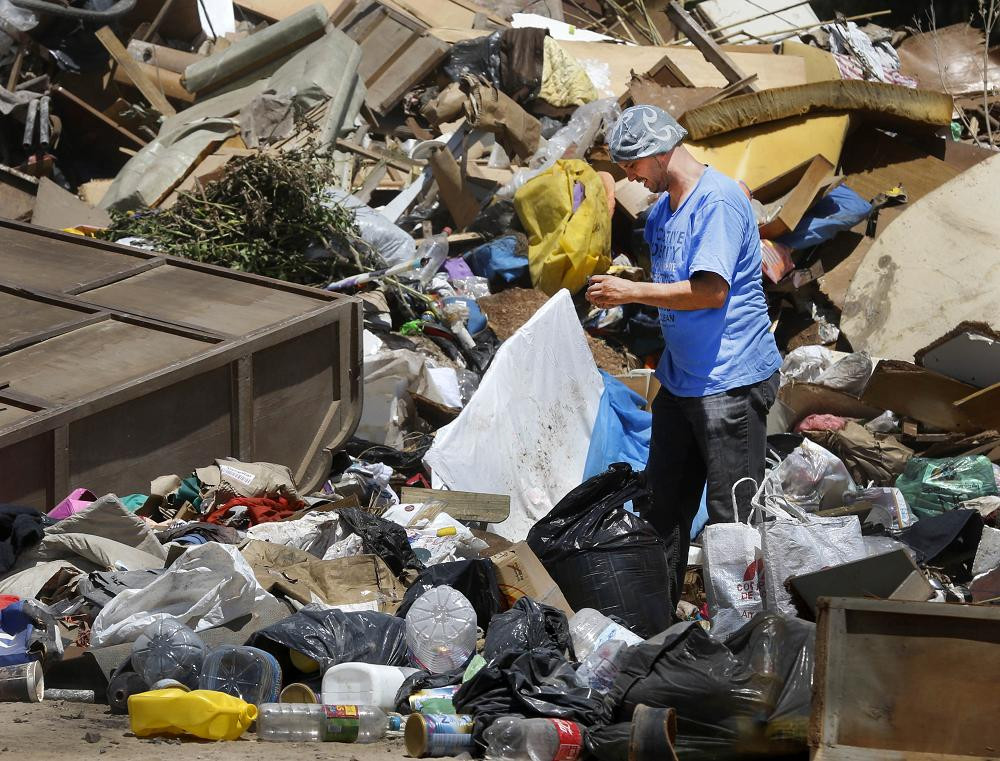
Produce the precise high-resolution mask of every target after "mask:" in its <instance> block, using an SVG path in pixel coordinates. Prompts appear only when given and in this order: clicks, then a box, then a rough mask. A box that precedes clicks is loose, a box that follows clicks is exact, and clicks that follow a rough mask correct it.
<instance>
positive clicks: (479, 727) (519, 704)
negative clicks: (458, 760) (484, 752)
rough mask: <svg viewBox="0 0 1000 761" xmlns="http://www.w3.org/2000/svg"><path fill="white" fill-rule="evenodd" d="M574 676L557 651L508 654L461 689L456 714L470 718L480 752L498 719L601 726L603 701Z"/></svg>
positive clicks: (566, 662) (456, 694)
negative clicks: (543, 719)
mask: <svg viewBox="0 0 1000 761" xmlns="http://www.w3.org/2000/svg"><path fill="white" fill-rule="evenodd" d="M574 673H575V670H574V668H573V665H572V664H571V663H570V662H569V661H568V660H566V658H565V657H563V655H562V654H561V653H557V652H556V651H555V650H546V649H537V650H530V651H528V652H526V653H523V652H507V653H504V654H503V655H501V656H500V657H499V658H496V659H495V660H493V661H492V662H490V663H487V664H486V665H485V666H483V668H482V669H480V670H479V672H478V673H477V674H476V675H475V676H474V677H472V679H470V680H469V681H468V682H466V683H465V684H463V685H462V686H461V687H460V688H459V690H458V692H457V693H455V698H454V703H455V710H456V711H458V713H467V714H472V716H473V717H474V719H475V723H474V725H473V729H472V735H473V737H474V738H475V741H476V742H477V743H478V744H479V745H481V746H483V747H485V743H484V742H483V732H485V731H486V728H487V727H489V725H490V724H491V723H493V721H495V720H496V719H498V718H500V717H501V716H510V715H515V714H516V715H520V716H525V717H527V718H536V717H549V718H553V719H569V720H571V721H576V722H579V723H580V724H583V725H584V726H590V725H592V724H598V723H600V722H602V721H603V720H604V718H605V707H604V701H603V699H602V696H601V695H599V694H597V693H596V692H594V691H593V690H591V689H589V688H587V687H580V686H578V685H577V683H576V680H575V679H574Z"/></svg>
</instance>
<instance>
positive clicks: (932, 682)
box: [809, 598, 1000, 761]
mask: <svg viewBox="0 0 1000 761" xmlns="http://www.w3.org/2000/svg"><path fill="white" fill-rule="evenodd" d="M824 599H825V598H824ZM819 607H820V615H819V622H818V624H817V629H816V632H817V635H816V667H815V672H814V676H813V714H812V720H811V725H810V738H809V739H810V746H811V747H812V748H813V750H814V751H815V752H816V756H815V757H814V758H825V759H828V760H831V759H845V760H846V759H875V758H878V759H893V758H899V759H907V761H912V760H914V759H925V758H926V759H928V761H929V759H931V758H934V759H966V760H967V761H968V760H970V759H979V758H990V757H992V758H996V750H997V749H998V748H1000V724H998V723H997V722H996V721H994V720H993V719H992V715H991V712H990V711H989V710H984V708H985V707H986V706H990V705H993V704H994V703H995V694H996V692H995V691H996V684H997V681H998V680H1000V608H997V607H990V606H971V605H957V604H946V603H921V602H893V601H875V600H864V599H855V598H851V599H845V598H834V599H832V600H826V601H825V602H824V601H823V600H821V602H820V606H819ZM956 685H960V686H959V687H956ZM942 700H944V701H945V703H942ZM945 704H946V708H945V707H943V706H944V705H945ZM945 716H946V717H947V720H942V719H943V718H944V717H945Z"/></svg>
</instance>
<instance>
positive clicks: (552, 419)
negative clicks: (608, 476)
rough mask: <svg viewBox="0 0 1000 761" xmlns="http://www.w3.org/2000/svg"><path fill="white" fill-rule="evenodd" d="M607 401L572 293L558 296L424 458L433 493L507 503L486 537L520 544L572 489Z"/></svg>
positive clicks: (505, 350) (500, 355)
mask: <svg viewBox="0 0 1000 761" xmlns="http://www.w3.org/2000/svg"><path fill="white" fill-rule="evenodd" d="M602 393H604V381H603V380H602V378H601V375H600V373H599V372H598V370H597V365H595V364H594V357H593V355H592V354H591V353H590V348H589V347H588V346H587V339H586V337H585V336H584V333H583V328H582V327H581V325H580V321H579V319H578V318H577V316H576V310H575V309H574V308H573V301H572V299H571V298H570V295H569V291H566V290H561V291H559V292H558V293H557V294H556V295H555V296H553V297H552V298H551V299H549V300H548V302H546V304H545V305H544V306H543V307H542V308H541V309H539V310H538V312H537V313H536V314H535V315H534V316H533V317H532V318H531V319H530V320H528V322H527V323H526V324H525V325H524V326H523V327H522V328H521V329H520V330H518V331H517V332H516V333H515V334H514V335H513V336H511V337H510V338H509V339H508V340H507V341H505V342H504V343H503V345H502V346H501V347H500V349H499V351H498V352H497V355H496V357H495V358H494V360H493V364H492V365H490V368H489V370H488V371H487V372H486V375H485V376H484V377H483V381H482V383H481V384H480V386H479V389H478V390H477V391H476V393H475V395H474V396H473V397H472V399H471V401H470V402H469V404H468V406H466V408H465V409H464V410H463V411H462V414H460V415H459V416H458V418H456V419H455V420H454V421H453V422H451V423H449V424H448V425H446V426H445V427H444V428H442V429H441V430H440V431H438V433H437V436H436V438H435V440H434V445H433V446H432V447H431V448H430V451H428V452H427V455H426V456H425V457H424V462H425V463H427V465H428V466H430V468H431V469H432V470H433V473H434V486H435V487H441V486H443V487H447V488H449V489H456V490H459V491H474V492H486V493H490V494H509V495H510V497H511V504H510V518H508V519H507V520H506V521H504V522H503V523H500V524H498V525H496V526H492V527H491V528H492V530H493V531H495V532H496V533H498V534H499V535H500V536H502V537H504V538H505V539H508V540H510V541H512V542H518V541H521V540H523V539H524V538H525V537H527V535H528V529H529V528H531V527H532V526H533V525H534V523H535V521H537V520H538V519H539V518H541V517H542V516H543V515H545V514H546V513H547V512H548V511H549V510H550V509H551V508H552V506H553V505H554V504H555V503H556V502H558V501H559V500H560V499H562V497H564V496H565V495H566V493H567V492H569V491H570V489H573V488H574V487H576V486H579V484H580V482H581V480H582V478H583V469H584V466H585V464H586V460H587V451H588V449H589V448H590V436H591V432H592V431H593V428H594V421H595V420H596V419H597V410H598V407H599V405H600V401H601V394H602Z"/></svg>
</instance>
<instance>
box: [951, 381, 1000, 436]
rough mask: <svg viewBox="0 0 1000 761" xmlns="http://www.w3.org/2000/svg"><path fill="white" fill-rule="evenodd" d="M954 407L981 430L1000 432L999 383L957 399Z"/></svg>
mask: <svg viewBox="0 0 1000 761" xmlns="http://www.w3.org/2000/svg"><path fill="white" fill-rule="evenodd" d="M955 406H956V407H957V408H958V409H959V410H960V411H961V412H962V413H963V414H965V415H966V416H967V417H969V418H971V419H972V420H975V421H976V422H977V423H979V424H981V425H982V426H983V428H989V429H992V430H1000V383H995V384H993V385H992V386H988V387H986V388H984V389H982V390H981V391H977V392H976V393H974V394H970V395H969V396H967V397H965V398H964V399H959V400H958V401H957V402H955Z"/></svg>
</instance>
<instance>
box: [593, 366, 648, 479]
mask: <svg viewBox="0 0 1000 761" xmlns="http://www.w3.org/2000/svg"><path fill="white" fill-rule="evenodd" d="M600 372H601V377H603V378H604V393H603V394H601V403H600V406H599V407H598V408H597V419H596V420H594V430H593V432H592V433H591V435H590V449H589V450H588V451H587V462H586V465H584V468H583V479H582V480H583V481H586V480H587V479H588V478H591V477H593V476H596V475H597V474H598V473H603V472H604V471H606V470H607V469H608V467H609V466H610V465H611V463H613V462H627V463H628V464H629V465H631V466H632V469H633V470H644V469H645V467H646V460H648V459H649V434H650V431H652V428H653V413H651V412H647V411H646V410H644V409H643V407H645V406H646V400H645V399H643V398H642V396H641V395H639V394H637V393H635V391H633V390H632V389H630V388H629V387H628V386H626V385H625V384H624V383H622V382H621V381H620V380H618V379H617V378H615V377H614V376H613V375H608V373H606V372H604V371H603V370H601V371H600Z"/></svg>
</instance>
